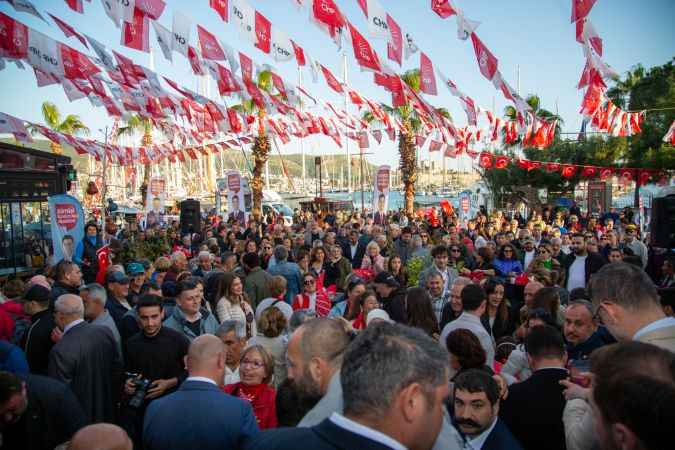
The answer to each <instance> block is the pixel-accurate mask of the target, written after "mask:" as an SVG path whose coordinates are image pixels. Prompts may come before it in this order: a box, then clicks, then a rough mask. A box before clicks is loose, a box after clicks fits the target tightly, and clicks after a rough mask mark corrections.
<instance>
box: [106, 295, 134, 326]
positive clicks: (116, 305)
mask: <svg viewBox="0 0 675 450" xmlns="http://www.w3.org/2000/svg"><path fill="white" fill-rule="evenodd" d="M130 292H131V291H130ZM105 309H107V310H108V312H109V313H110V316H111V317H112V318H113V320H114V321H115V326H116V327H117V329H118V330H119V329H120V327H121V326H122V318H123V317H124V315H125V314H126V313H127V312H128V311H129V310H128V309H127V308H126V307H125V306H124V305H122V304H121V303H120V302H118V301H117V300H115V297H114V296H113V295H112V292H110V291H108V300H106V302H105Z"/></svg>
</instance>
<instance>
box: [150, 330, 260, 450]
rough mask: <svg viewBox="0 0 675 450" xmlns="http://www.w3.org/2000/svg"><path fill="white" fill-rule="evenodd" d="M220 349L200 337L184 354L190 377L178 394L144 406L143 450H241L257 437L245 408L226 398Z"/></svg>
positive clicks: (211, 338)
mask: <svg viewBox="0 0 675 450" xmlns="http://www.w3.org/2000/svg"><path fill="white" fill-rule="evenodd" d="M225 354H226V348H225V344H223V342H222V341H221V340H220V339H218V338H217V337H215V336H213V335H210V334H205V335H202V336H198V337H197V338H195V339H194V340H193V341H192V343H191V344H190V349H189V350H188V354H187V358H186V361H187V368H188V373H189V375H190V376H189V377H188V378H187V379H186V380H185V382H184V383H183V384H182V385H181V387H180V388H179V389H178V391H176V392H174V393H173V394H169V395H167V396H165V397H162V398H159V399H157V400H155V401H153V402H152V403H150V405H149V406H148V409H147V410H146V413H145V420H144V423H143V444H144V446H143V448H144V449H145V450H184V449H190V448H194V449H200V450H221V449H226V448H240V447H241V444H242V442H243V441H244V439H245V438H250V437H253V436H254V435H256V434H257V433H258V425H257V424H256V419H255V416H254V415H253V409H252V408H251V405H250V403H248V402H246V401H244V400H241V399H239V398H236V397H233V396H231V395H227V394H225V393H224V392H223V391H222V390H221V389H220V386H221V385H222V383H223V378H224V376H225Z"/></svg>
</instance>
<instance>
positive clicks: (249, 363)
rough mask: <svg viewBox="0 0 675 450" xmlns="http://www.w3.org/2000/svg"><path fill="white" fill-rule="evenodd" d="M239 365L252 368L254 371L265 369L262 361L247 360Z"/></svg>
mask: <svg viewBox="0 0 675 450" xmlns="http://www.w3.org/2000/svg"><path fill="white" fill-rule="evenodd" d="M239 365H241V366H249V367H253V368H254V369H261V368H263V367H265V364H263V363H262V361H249V360H248V359H244V360H243V361H242V362H241V363H240V364H239Z"/></svg>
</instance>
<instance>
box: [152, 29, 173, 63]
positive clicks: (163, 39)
mask: <svg viewBox="0 0 675 450" xmlns="http://www.w3.org/2000/svg"><path fill="white" fill-rule="evenodd" d="M152 27H153V28H154V29H155V34H156V35H157V43H158V44H159V48H160V49H161V50H162V54H163V55H164V57H165V58H166V59H167V60H169V61H173V51H172V49H173V47H172V45H173V35H172V34H171V30H169V29H168V28H166V27H165V26H164V25H162V24H161V23H159V22H157V21H156V20H153V21H152Z"/></svg>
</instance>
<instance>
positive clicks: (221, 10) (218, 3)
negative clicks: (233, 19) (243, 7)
mask: <svg viewBox="0 0 675 450" xmlns="http://www.w3.org/2000/svg"><path fill="white" fill-rule="evenodd" d="M227 2H228V0H209V6H210V7H211V9H213V10H214V11H215V12H216V13H218V15H219V16H220V18H221V19H223V22H227V21H228V20H229V14H228V13H229V11H230V7H229V5H228V4H227Z"/></svg>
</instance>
